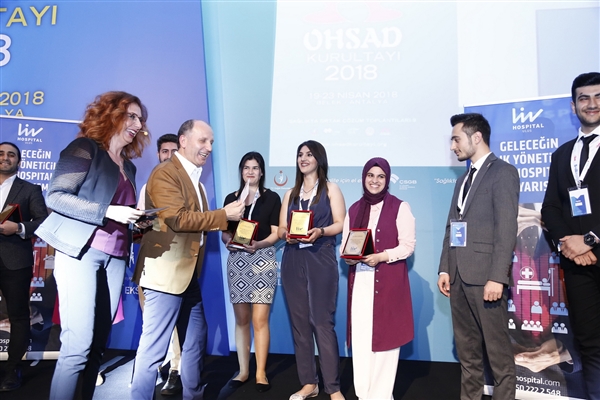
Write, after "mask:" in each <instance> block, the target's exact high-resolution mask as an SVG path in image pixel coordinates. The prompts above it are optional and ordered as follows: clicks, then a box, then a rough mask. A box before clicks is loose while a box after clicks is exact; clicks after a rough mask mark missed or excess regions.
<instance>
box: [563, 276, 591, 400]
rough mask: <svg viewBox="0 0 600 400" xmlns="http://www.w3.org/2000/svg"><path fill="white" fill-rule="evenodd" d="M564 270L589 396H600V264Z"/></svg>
mask: <svg viewBox="0 0 600 400" xmlns="http://www.w3.org/2000/svg"><path fill="white" fill-rule="evenodd" d="M564 271H565V286H566V288H567V299H568V301H569V318H570V319H571V327H572V328H573V333H574V335H575V341H576V342H577V344H578V345H579V352H580V353H581V362H582V364H583V376H584V379H585V383H586V386H587V393H588V395H587V399H589V400H600V266H598V265H593V266H588V267H570V268H565V270H564Z"/></svg>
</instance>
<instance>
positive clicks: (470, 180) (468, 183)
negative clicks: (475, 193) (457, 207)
mask: <svg viewBox="0 0 600 400" xmlns="http://www.w3.org/2000/svg"><path fill="white" fill-rule="evenodd" d="M475 171H477V168H475V167H471V170H470V171H469V176H468V177H467V181H466V182H465V186H464V187H463V195H462V199H463V202H464V201H465V199H466V198H467V193H469V189H470V188H471V184H472V183H473V175H475Z"/></svg>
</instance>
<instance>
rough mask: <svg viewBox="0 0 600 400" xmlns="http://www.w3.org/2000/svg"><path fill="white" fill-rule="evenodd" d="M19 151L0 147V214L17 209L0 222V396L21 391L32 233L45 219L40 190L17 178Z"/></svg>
mask: <svg viewBox="0 0 600 400" xmlns="http://www.w3.org/2000/svg"><path fill="white" fill-rule="evenodd" d="M20 162H21V151H20V150H19V148H18V147H17V145H15V144H14V143H10V142H3V143H0V207H1V209H0V211H2V210H5V209H7V207H11V205H18V208H16V209H15V210H14V211H13V212H12V214H11V215H10V217H8V218H7V217H6V216H4V217H1V218H0V290H1V291H2V297H3V299H4V300H5V301H6V308H7V311H8V319H9V321H10V342H9V344H8V361H7V363H6V366H5V367H4V377H3V378H2V380H1V381H0V392H8V391H11V390H15V389H18V388H19V387H21V370H20V368H19V362H20V361H21V358H23V355H25V352H26V351H27V346H28V345H29V336H30V333H31V330H30V322H29V291H30V290H29V289H30V284H31V278H32V277H33V261H34V260H33V245H32V243H31V238H32V237H33V232H34V231H35V230H36V229H37V228H38V226H39V225H40V224H41V223H42V221H44V219H46V217H47V216H48V210H47V208H46V203H45V201H44V197H43V196H42V188H41V187H40V186H39V185H34V184H31V183H29V182H26V181H24V180H22V179H20V178H19V177H17V171H18V170H19V163H20Z"/></svg>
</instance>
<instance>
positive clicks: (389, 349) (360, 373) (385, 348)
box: [341, 157, 416, 400]
mask: <svg viewBox="0 0 600 400" xmlns="http://www.w3.org/2000/svg"><path fill="white" fill-rule="evenodd" d="M390 175H391V169H390V165H389V163H388V162H387V161H386V160H385V159H383V158H378V157H377V158H372V159H370V160H369V161H367V163H366V164H365V166H364V168H363V173H362V182H363V192H364V194H363V196H362V197H361V198H360V200H358V201H357V202H356V203H354V204H353V205H352V206H351V207H350V209H349V210H348V214H347V215H346V219H345V221H344V231H343V236H342V238H343V239H342V246H341V249H343V248H344V246H345V244H346V240H347V238H348V233H349V231H350V229H357V228H362V229H370V230H371V234H372V237H373V244H374V253H373V254H370V255H367V256H365V257H363V258H362V259H361V260H348V259H347V260H346V263H347V264H349V265H350V271H349V277H348V328H347V330H348V332H347V335H348V336H347V344H348V345H349V346H350V345H351V346H352V364H353V367H354V389H355V392H356V395H357V396H358V398H359V399H360V400H368V399H371V400H374V399H377V400H384V399H385V400H387V399H393V395H392V392H393V390H394V381H395V378H396V369H397V367H398V357H399V356H400V346H402V345H404V344H406V343H408V342H410V341H411V340H412V339H413V336H414V327H413V314H412V301H411V297H410V284H409V281H408V270H407V268H406V258H408V257H410V255H411V254H412V253H413V251H414V248H415V242H416V240H415V218H414V217H413V215H412V213H411V210H410V206H409V205H408V203H406V202H403V201H402V200H400V199H398V198H397V197H395V196H393V195H391V194H390V193H389V192H388V189H389V183H390Z"/></svg>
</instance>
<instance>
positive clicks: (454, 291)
mask: <svg viewBox="0 0 600 400" xmlns="http://www.w3.org/2000/svg"><path fill="white" fill-rule="evenodd" d="M450 123H451V124H452V127H453V128H452V146H451V150H452V151H454V153H455V154H456V155H457V157H458V160H459V161H466V160H470V161H471V166H470V167H469V171H467V172H465V174H464V175H463V176H462V177H461V178H459V179H458V180H457V182H456V186H455V188H454V195H453V196H452V202H451V203H450V211H449V213H448V222H447V225H446V235H445V237H444V243H443V249H442V256H441V257H440V267H439V271H438V272H439V278H438V289H439V290H440V292H441V293H442V294H443V295H444V296H447V297H450V307H451V310H452V325H453V328H454V340H455V343H456V351H457V353H458V358H459V361H460V364H461V390H460V398H461V400H475V399H476V400H480V399H481V396H482V394H483V387H484V385H485V379H484V359H485V355H484V353H485V354H486V355H487V359H488V360H489V363H490V367H491V369H492V373H493V376H494V393H493V399H497V400H510V399H514V398H515V384H516V377H515V360H514V356H513V353H512V347H511V343H510V337H509V334H508V318H507V296H508V285H509V283H510V281H511V266H512V255H513V249H514V247H515V242H516V238H517V210H518V203H519V174H518V173H517V170H516V168H515V167H514V166H512V165H510V164H508V163H506V162H504V161H502V160H501V159H499V158H498V157H496V156H495V155H494V153H492V152H491V151H490V148H489V143H490V134H491V129H490V125H489V123H488V121H487V120H486V119H485V118H484V117H483V116H482V115H481V114H475V113H472V114H459V115H455V116H453V117H452V118H451V119H450Z"/></svg>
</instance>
